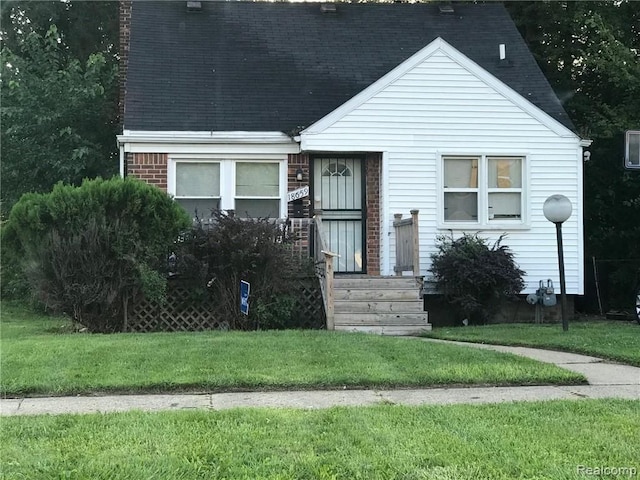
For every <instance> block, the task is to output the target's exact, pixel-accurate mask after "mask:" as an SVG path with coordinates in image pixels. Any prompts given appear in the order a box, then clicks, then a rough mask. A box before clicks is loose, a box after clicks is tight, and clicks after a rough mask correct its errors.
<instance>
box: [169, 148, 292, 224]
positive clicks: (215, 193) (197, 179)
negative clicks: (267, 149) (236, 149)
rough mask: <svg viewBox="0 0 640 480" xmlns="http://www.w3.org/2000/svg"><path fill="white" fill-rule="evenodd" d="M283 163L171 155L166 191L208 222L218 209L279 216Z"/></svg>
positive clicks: (243, 215) (267, 216)
mask: <svg viewBox="0 0 640 480" xmlns="http://www.w3.org/2000/svg"><path fill="white" fill-rule="evenodd" d="M283 160H284V159H283ZM284 166H285V162H284V161H266V160H265V161H259V160H231V159H222V158H221V159H204V158H203V159H197V158H196V159H194V158H188V157H186V156H185V158H172V159H171V161H170V162H169V171H168V184H167V190H168V192H169V193H170V194H173V195H174V197H175V199H176V201H177V202H178V203H180V204H181V205H182V206H183V207H184V209H185V210H186V211H187V212H188V213H189V214H190V215H191V216H192V217H193V218H194V219H195V218H196V217H197V218H199V219H200V220H203V221H205V222H206V221H208V220H209V219H210V218H211V216H210V213H211V211H212V210H218V209H220V210H235V212H236V215H238V216H241V217H253V218H257V217H261V218H280V216H281V215H282V213H283V212H281V209H282V207H283V204H282V198H281V196H282V195H283V193H282V192H281V185H282V182H283V181H284V175H285V168H284ZM285 206H286V205H285Z"/></svg>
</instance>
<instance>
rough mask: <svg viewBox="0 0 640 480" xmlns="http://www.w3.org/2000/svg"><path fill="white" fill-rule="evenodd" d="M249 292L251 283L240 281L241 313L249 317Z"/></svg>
mask: <svg viewBox="0 0 640 480" xmlns="http://www.w3.org/2000/svg"><path fill="white" fill-rule="evenodd" d="M249 290H251V285H249V282H245V281H244V280H240V312H242V313H244V314H245V315H249Z"/></svg>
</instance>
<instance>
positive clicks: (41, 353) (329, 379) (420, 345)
mask: <svg viewBox="0 0 640 480" xmlns="http://www.w3.org/2000/svg"><path fill="white" fill-rule="evenodd" d="M3 307H4V308H3V310H2V323H1V325H0V329H1V331H0V333H1V335H2V349H1V352H0V362H1V367H2V371H1V373H2V375H1V378H0V381H1V389H2V390H1V391H2V394H3V395H5V396H25V395H70V394H87V393H100V392H158V391H194V390H195V391H232V390H260V389H269V390H278V389H325V388H343V387H349V388H354V387H356V388H357V387H380V388H384V387H402V386H414V387H415V386H432V385H433V386H435V385H472V384H483V385H514V384H515V385H532V384H555V383H564V384H567V383H584V382H585V380H584V378H583V377H582V376H581V375H578V374H575V373H572V372H569V371H567V370H563V369H560V368H558V367H555V366H553V365H549V364H543V363H538V362H535V361H533V360H529V359H526V358H523V357H518V356H515V355H505V354H500V353H497V352H490V351H482V350H478V349H472V348H464V347H458V346H451V345H436V344H432V343H429V342H422V341H419V340H407V339H399V338H389V337H381V336H375V335H365V334H348V333H340V332H326V331H268V332H199V333H154V334H132V333H127V334H114V335H91V334H78V333H69V324H68V323H67V322H66V321H65V320H64V319H59V318H58V319H51V318H47V317H42V316H36V315H33V314H29V313H27V312H25V311H24V310H23V309H21V308H19V307H16V306H14V305H6V304H5V305H3Z"/></svg>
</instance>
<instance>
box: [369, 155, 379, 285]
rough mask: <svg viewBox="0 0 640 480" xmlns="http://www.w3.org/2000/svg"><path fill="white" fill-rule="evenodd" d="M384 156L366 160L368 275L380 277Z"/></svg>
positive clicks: (370, 157)
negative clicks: (381, 186) (381, 192)
mask: <svg viewBox="0 0 640 480" xmlns="http://www.w3.org/2000/svg"><path fill="white" fill-rule="evenodd" d="M381 170H382V155H381V154H380V153H369V154H367V157H366V160H365V175H366V177H365V178H366V180H365V182H366V187H365V188H366V212H367V222H366V239H367V240H366V242H367V243H366V244H367V247H366V248H367V273H368V274H369V275H380V173H381Z"/></svg>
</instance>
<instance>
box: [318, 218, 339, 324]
mask: <svg viewBox="0 0 640 480" xmlns="http://www.w3.org/2000/svg"><path fill="white" fill-rule="evenodd" d="M313 223H314V229H313V232H314V233H313V259H314V263H315V265H316V276H317V277H318V279H319V281H320V291H321V292H322V301H323V303H324V311H325V314H326V317H327V330H335V322H334V307H333V305H334V299H333V297H334V293H333V277H334V267H333V259H334V257H339V256H340V255H338V254H337V253H334V252H332V251H330V250H329V248H328V242H327V241H326V240H325V235H324V228H323V226H322V213H321V212H316V213H315V215H314V217H313Z"/></svg>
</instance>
